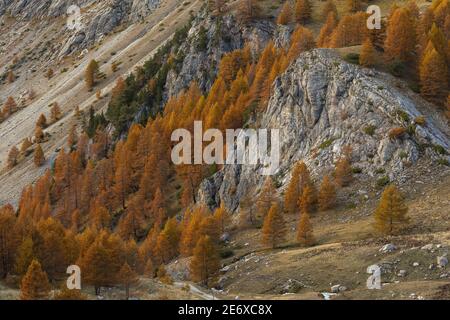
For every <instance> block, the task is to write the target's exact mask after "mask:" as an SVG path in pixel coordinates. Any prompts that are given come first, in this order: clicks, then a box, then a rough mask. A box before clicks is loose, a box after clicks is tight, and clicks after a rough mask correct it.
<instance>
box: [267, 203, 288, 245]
mask: <svg viewBox="0 0 450 320" xmlns="http://www.w3.org/2000/svg"><path fill="white" fill-rule="evenodd" d="M285 237H286V226H285V222H284V219H283V215H282V214H281V212H280V209H279V208H278V205H277V204H276V203H274V204H273V205H272V207H271V208H270V210H269V213H268V214H267V216H266V218H265V219H264V224H263V227H262V242H263V244H265V245H268V246H270V247H271V248H277V247H278V246H279V245H280V244H281V243H283V242H284V241H285Z"/></svg>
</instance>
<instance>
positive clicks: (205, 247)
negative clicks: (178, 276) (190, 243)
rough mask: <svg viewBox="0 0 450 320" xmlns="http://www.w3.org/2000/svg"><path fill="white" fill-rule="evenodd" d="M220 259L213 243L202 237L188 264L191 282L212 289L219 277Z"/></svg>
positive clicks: (206, 237)
mask: <svg viewBox="0 0 450 320" xmlns="http://www.w3.org/2000/svg"><path fill="white" fill-rule="evenodd" d="M219 269H220V258H219V254H218V252H217V249H216V247H215V245H214V242H213V241H212V240H211V239H210V238H209V237H208V236H202V237H201V238H200V239H199V240H198V242H197V244H196V246H195V249H194V256H193V257H192V260H191V264H190V274H191V277H192V280H194V281H195V282H198V283H201V284H202V285H204V286H207V287H213V286H214V285H215V284H216V281H217V277H218V276H219Z"/></svg>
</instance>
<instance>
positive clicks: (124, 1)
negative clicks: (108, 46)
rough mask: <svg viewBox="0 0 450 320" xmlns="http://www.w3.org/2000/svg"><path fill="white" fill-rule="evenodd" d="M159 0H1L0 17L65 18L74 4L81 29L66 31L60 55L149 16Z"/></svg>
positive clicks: (87, 44) (83, 46) (19, 18)
mask: <svg viewBox="0 0 450 320" xmlns="http://www.w3.org/2000/svg"><path fill="white" fill-rule="evenodd" d="M159 3H160V0H104V1H95V0H77V1H73V0H33V1H29V0H2V1H0V17H1V16H2V15H4V14H8V15H10V16H11V17H14V18H16V19H17V20H18V21H28V20H31V19H35V18H38V19H42V20H44V19H49V18H57V17H61V16H65V15H66V14H67V9H68V8H69V7H70V6H72V5H77V6H79V7H80V8H81V10H83V11H82V12H83V14H82V16H81V25H82V27H81V29H78V30H73V31H70V30H66V31H69V32H68V33H67V34H68V37H67V39H66V41H65V43H64V44H63V46H62V47H61V54H63V55H65V54H70V53H71V52H73V51H75V50H79V49H82V48H86V47H87V46H89V45H91V44H93V43H94V42H96V41H98V40H99V39H101V38H102V37H103V36H104V35H106V34H108V33H110V32H112V31H113V30H114V28H116V27H117V26H119V25H120V24H122V23H124V22H136V21H139V20H141V19H143V18H145V17H146V16H147V15H149V14H150V13H151V12H152V11H153V10H154V9H155V8H156V7H157V6H158V5H159Z"/></svg>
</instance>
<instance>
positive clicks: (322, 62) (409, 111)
mask: <svg viewBox="0 0 450 320" xmlns="http://www.w3.org/2000/svg"><path fill="white" fill-rule="evenodd" d="M391 81H393V79H392V78H390V77H388V76H387V75H384V74H381V73H378V72H376V71H373V70H368V69H364V68H360V67H358V66H355V65H352V64H349V63H346V62H344V61H342V60H341V59H340V57H338V56H337V54H335V53H333V52H332V51H331V50H326V49H317V50H313V51H311V52H307V53H305V54H303V55H301V56H300V57H299V58H298V59H297V60H296V61H295V62H294V63H292V64H291V66H290V67H289V68H288V69H287V70H286V72H285V73H284V74H282V75H281V76H280V77H279V78H277V79H276V81H275V83H274V85H273V94H272V97H271V99H270V101H269V104H268V107H267V110H266V111H265V112H264V114H262V115H261V117H260V121H259V124H258V125H256V124H251V125H252V126H255V127H259V128H267V129H279V130H280V166H279V168H278V170H277V171H276V175H275V176H274V177H273V178H274V180H275V182H276V183H277V184H278V185H280V186H284V185H286V183H287V181H289V175H288V173H289V172H290V171H291V169H292V167H293V165H294V164H295V163H296V162H297V161H299V160H303V161H305V162H306V164H307V165H308V166H309V168H310V170H311V171H312V173H313V174H320V173H322V172H323V171H326V170H330V169H331V168H332V167H333V166H334V162H335V161H336V160H337V159H338V158H339V157H340V156H341V155H342V152H343V148H344V146H346V145H350V146H351V147H352V149H353V153H352V165H353V166H354V167H357V168H359V169H360V170H361V172H362V173H361V174H363V175H366V176H368V177H373V176H375V173H376V172H377V170H379V169H380V168H383V170H384V172H385V174H386V178H389V179H390V180H395V179H400V178H401V173H402V171H403V169H404V167H405V166H407V165H408V166H409V165H413V164H414V163H415V162H416V161H417V160H418V159H419V157H421V156H426V157H428V158H432V159H437V158H440V157H446V156H445V155H441V154H442V152H440V153H441V154H439V152H436V151H435V150H439V149H440V150H446V151H448V149H449V144H450V143H449V137H448V133H445V132H444V130H445V129H442V128H443V127H444V126H443V125H442V124H440V123H438V122H437V121H436V120H434V119H428V118H427V123H426V124H425V125H423V126H419V125H415V124H414V119H415V118H416V117H418V116H421V115H422V112H421V111H423V110H421V109H426V108H424V107H425V106H426V107H428V105H427V104H426V102H424V101H423V100H422V99H420V98H419V97H417V96H415V95H413V94H412V93H411V92H410V91H409V89H407V88H397V86H396V85H394V84H393V83H392V82H391ZM419 110H421V111H419ZM398 127H402V128H406V129H407V130H406V132H404V133H403V134H402V135H400V136H398V137H392V136H390V134H389V133H390V132H391V130H392V129H393V128H398ZM437 146H439V147H437ZM261 169H262V167H261V165H257V166H249V165H243V166H241V165H228V166H225V168H224V169H223V171H221V172H219V173H218V174H216V175H215V176H213V177H212V178H210V179H208V180H206V181H204V183H203V184H202V186H201V188H200V191H199V198H200V199H201V201H203V202H204V203H205V204H208V205H209V206H211V205H214V206H215V205H218V204H219V203H220V202H224V203H225V205H226V207H227V208H228V209H229V210H231V211H234V210H236V209H237V208H238V205H239V200H240V198H241V197H242V196H244V195H246V194H248V193H249V192H250V194H253V195H255V194H257V193H258V192H259V189H260V187H261V185H262V183H263V181H264V179H265V178H266V177H264V176H262V175H260V172H261Z"/></svg>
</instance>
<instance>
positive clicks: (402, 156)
mask: <svg viewBox="0 0 450 320" xmlns="http://www.w3.org/2000/svg"><path fill="white" fill-rule="evenodd" d="M398 156H399V157H400V159H406V158H408V153H407V152H406V151H403V150H402V151H401V152H400V154H399V155H398Z"/></svg>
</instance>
